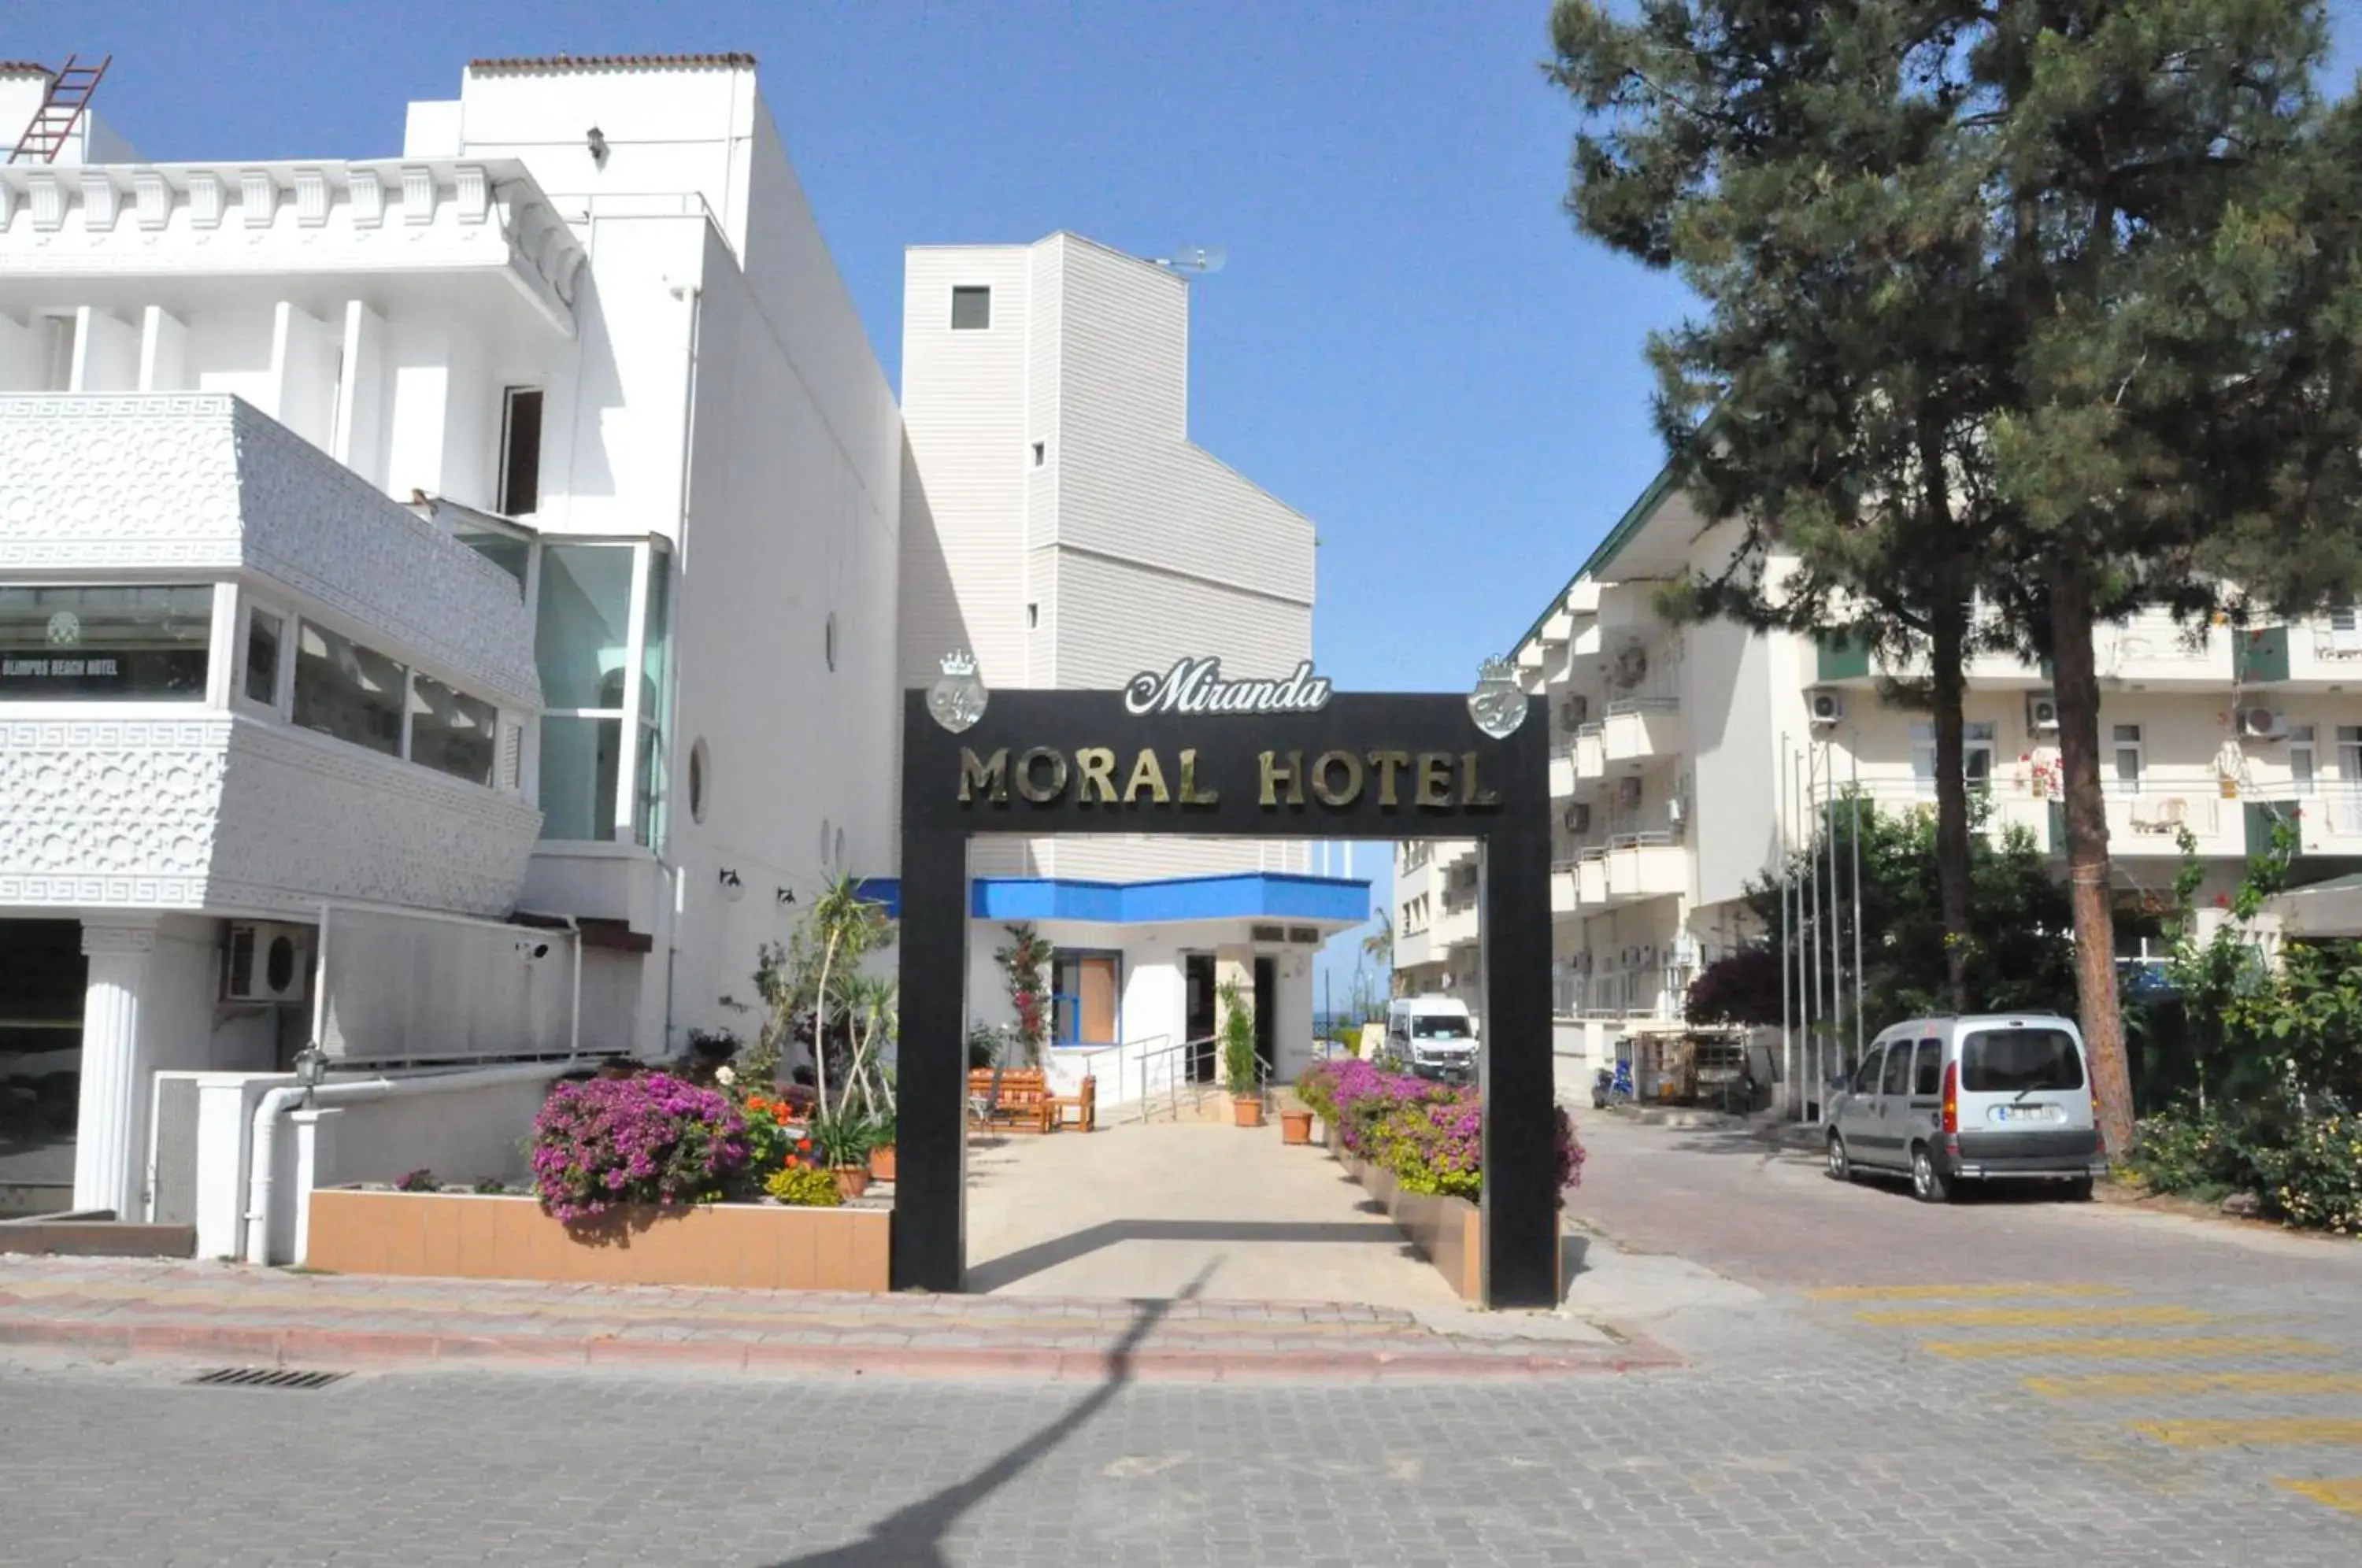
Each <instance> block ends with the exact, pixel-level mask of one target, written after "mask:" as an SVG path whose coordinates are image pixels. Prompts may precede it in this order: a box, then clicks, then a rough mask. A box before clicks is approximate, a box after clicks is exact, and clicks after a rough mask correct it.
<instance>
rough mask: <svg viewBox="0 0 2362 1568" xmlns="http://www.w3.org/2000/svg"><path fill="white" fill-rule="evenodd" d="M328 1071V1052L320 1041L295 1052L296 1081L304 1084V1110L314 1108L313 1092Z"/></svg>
mask: <svg viewBox="0 0 2362 1568" xmlns="http://www.w3.org/2000/svg"><path fill="white" fill-rule="evenodd" d="M327 1071H328V1054H327V1053H326V1051H323V1050H321V1049H320V1044H319V1042H318V1041H316V1040H315V1041H314V1042H313V1043H310V1044H308V1045H306V1046H304V1049H302V1050H301V1051H298V1052H296V1053H295V1081H296V1082H297V1083H299V1084H302V1085H303V1086H304V1110H311V1109H312V1093H313V1091H314V1090H315V1089H317V1088H319V1087H320V1080H321V1079H322V1078H323V1077H326V1076H327Z"/></svg>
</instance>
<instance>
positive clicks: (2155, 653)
mask: <svg viewBox="0 0 2362 1568" xmlns="http://www.w3.org/2000/svg"><path fill="white" fill-rule="evenodd" d="M2234 641H2235V637H2234V635H2233V634H2232V632H2231V631H2230V629H2229V628H2228V627H2224V626H2213V625H2208V624H2196V625H2183V624H2180V623H2178V622H2176V621H2175V620H2174V618H2173V617H2172V616H2171V615H2169V614H2168V613H2165V612H2164V611H2162V610H2145V611H2143V612H2141V613H2139V614H2137V615H2136V616H2134V617H2133V618H2132V619H2131V620H2129V621H2126V622H2125V624H2122V625H2120V626H2102V627H2100V628H2099V630H2098V631H2096V632H2095V633H2093V634H2092V659H2093V663H2094V665H2095V667H2096V668H2098V670H2099V673H2100V679H2102V680H2106V681H2118V682H2121V683H2123V684H2124V685H2125V686H2128V687H2133V688H2149V689H2154V690H2173V689H2175V688H2188V689H2191V690H2219V689H2221V688H2223V687H2225V686H2228V685H2230V684H2231V682H2232V679H2233V669H2232V645H2233V643H2234Z"/></svg>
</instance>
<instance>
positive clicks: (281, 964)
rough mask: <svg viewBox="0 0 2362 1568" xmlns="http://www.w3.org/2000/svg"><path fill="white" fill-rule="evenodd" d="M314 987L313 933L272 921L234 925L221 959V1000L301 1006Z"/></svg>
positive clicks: (235, 922) (235, 923) (230, 930)
mask: <svg viewBox="0 0 2362 1568" xmlns="http://www.w3.org/2000/svg"><path fill="white" fill-rule="evenodd" d="M311 984H312V933H311V931H310V930H309V928H307V927H304V926H300V925H281V924H279V923H277V922H270V921H232V922H230V927H229V944H228V945H227V947H226V949H225V950H224V952H223V955H222V999H223V1000H224V1001H233V1002H299V1001H302V1000H303V999H304V996H305V994H306V993H307V992H308V991H309V990H310V988H311Z"/></svg>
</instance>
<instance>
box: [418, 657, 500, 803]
mask: <svg viewBox="0 0 2362 1568" xmlns="http://www.w3.org/2000/svg"><path fill="white" fill-rule="evenodd" d="M499 756H500V710H499V709H497V708H495V707H493V706H492V705H491V703H490V702H487V701H484V700H483V699H482V698H480V697H470V696H469V695H468V694H467V693H466V692H464V691H460V690H455V689H453V688H451V687H448V686H446V685H444V684H443V683H442V682H441V681H439V680H436V679H432V678H431V677H428V676H424V675H420V676H414V677H413V678H412V679H411V683H410V760H411V761H413V762H416V763H422V764H424V765H425V766H426V767H432V768H434V769H435V770H436V772H438V773H447V774H449V775H450V776H451V777H452V778H465V779H466V780H467V781H468V782H469V783H470V784H481V785H484V786H486V787H487V788H489V787H490V786H491V782H492V764H493V763H494V761H495V760H497V758H498V757H499Z"/></svg>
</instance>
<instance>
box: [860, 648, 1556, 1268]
mask: <svg viewBox="0 0 2362 1568" xmlns="http://www.w3.org/2000/svg"><path fill="white" fill-rule="evenodd" d="M1525 701H1526V704H1527V712H1526V715H1525V718H1524V720H1523V721H1522V722H1521V723H1519V724H1518V727H1517V728H1516V729H1515V730H1513V731H1511V732H1510V734H1508V735H1507V737H1506V738H1496V737H1494V736H1492V735H1489V734H1485V732H1483V731H1482V730H1480V729H1478V728H1477V726H1476V724H1475V722H1474V721H1473V718H1472V717H1471V714H1470V711H1469V703H1468V699H1466V698H1465V697H1461V696H1449V695H1446V696H1436V695H1426V694H1417V695H1404V694H1379V693H1341V694H1339V695H1337V696H1335V697H1333V698H1329V699H1328V700H1327V701H1325V703H1323V704H1322V705H1321V706H1319V708H1318V709H1317V710H1314V711H1311V712H1214V713H1207V712H1198V713H1187V712H1172V711H1169V710H1165V709H1160V710H1158V711H1155V712H1147V713H1135V712H1132V711H1131V707H1130V706H1128V705H1127V702H1126V701H1125V698H1124V695H1123V694H1122V693H1120V692H1114V691H1041V690H1018V691H996V692H994V693H992V695H991V697H990V699H989V701H988V704H987V706H986V710H985V712H984V714H983V715H982V717H980V718H978V719H977V720H976V721H975V723H973V724H972V725H970V727H968V728H966V730H963V731H961V732H959V733H956V734H955V733H953V732H952V731H951V730H949V729H946V728H945V727H944V725H942V724H940V723H937V722H936V721H935V719H934V718H933V715H932V714H931V713H930V712H929V711H928V704H927V694H926V693H925V692H924V691H911V692H908V693H906V694H905V697H904V701H903V709H902V867H901V872H902V877H901V939H900V948H901V999H900V1009H901V1043H900V1066H899V1072H898V1076H897V1080H896V1082H897V1089H898V1095H899V1104H898V1107H897V1110H896V1119H895V1145H896V1155H897V1159H898V1161H899V1165H900V1168H899V1170H898V1171H897V1173H896V1175H897V1181H896V1190H895V1202H894V1209H895V1213H894V1243H893V1282H894V1286H895V1288H897V1289H914V1288H915V1289H925V1290H942V1291H955V1290H958V1289H960V1288H961V1286H962V1280H963V1275H964V1274H965V1272H966V1254H967V1216H966V1203H967V1183H966V1116H967V1097H966V1086H967V1049H966V1022H967V998H966V982H967V942H968V878H967V846H968V840H969V839H970V838H971V837H973V836H975V835H977V834H1093V833H1106V834H1192V835H1197V836H1202V837H1248V838H1307V839H1320V838H1367V839H1384V840H1395V839H1404V838H1473V839H1475V840H1476V841H1477V842H1478V845H1479V852H1478V866H1479V867H1480V871H1479V877H1480V883H1479V886H1480V894H1479V899H1480V904H1479V908H1480V911H1481V920H1480V922H1479V929H1480V932H1481V937H1482V943H1483V946H1482V953H1483V965H1484V970H1483V972H1484V992H1483V997H1484V1013H1483V1016H1484V1021H1485V1027H1484V1030H1483V1038H1482V1040H1481V1042H1480V1048H1481V1053H1482V1061H1481V1068H1480V1073H1481V1077H1480V1082H1481V1083H1482V1085H1483V1088H1484V1101H1485V1190H1484V1195H1483V1200H1482V1209H1483V1211H1484V1221H1483V1233H1484V1248H1485V1257H1484V1287H1485V1305H1486V1306H1489V1307H1496V1308H1502V1307H1552V1306H1556V1305H1557V1302H1558V1290H1559V1273H1558V1254H1559V1233H1558V1201H1557V1199H1558V1195H1557V1193H1556V1191H1555V1190H1554V1185H1555V1172H1554V1159H1553V1155H1554V1148H1553V1132H1554V1118H1553V1115H1552V1110H1553V1105H1554V1101H1553V1099H1552V1083H1551V998H1550V923H1551V913H1550V880H1549V878H1550V753H1549V724H1548V721H1547V719H1546V716H1545V714H1544V712H1543V711H1542V704H1541V701H1540V699H1538V698H1535V699H1527V700H1525Z"/></svg>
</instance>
